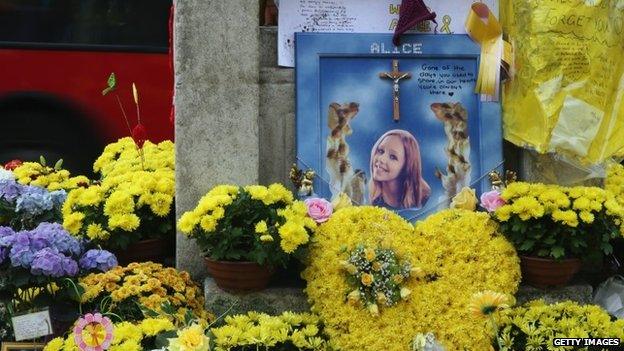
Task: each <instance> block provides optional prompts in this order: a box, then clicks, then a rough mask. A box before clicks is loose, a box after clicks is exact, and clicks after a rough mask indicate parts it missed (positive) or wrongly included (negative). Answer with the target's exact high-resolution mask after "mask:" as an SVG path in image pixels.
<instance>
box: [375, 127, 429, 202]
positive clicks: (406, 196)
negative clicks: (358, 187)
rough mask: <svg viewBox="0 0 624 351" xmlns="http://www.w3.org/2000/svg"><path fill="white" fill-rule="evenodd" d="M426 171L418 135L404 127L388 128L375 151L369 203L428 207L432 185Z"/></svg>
mask: <svg viewBox="0 0 624 351" xmlns="http://www.w3.org/2000/svg"><path fill="white" fill-rule="evenodd" d="M422 174H423V172H422V160H421V157H420V147H419V145H418V141H416V138H414V136H413V135H412V134H411V133H410V132H408V131H406V130H402V129H393V130H389V131H387V132H386V133H384V134H383V135H382V136H381V137H380V138H379V139H378V140H377V142H375V145H374V146H373V148H372V150H371V156H370V175H371V179H370V181H369V183H368V188H369V203H370V204H372V205H375V206H382V207H386V208H390V209H394V210H400V209H407V208H413V209H420V208H422V207H424V206H425V203H426V202H427V200H428V199H429V197H430V195H431V188H430V187H429V184H427V182H426V181H425V179H424V178H423V177H422Z"/></svg>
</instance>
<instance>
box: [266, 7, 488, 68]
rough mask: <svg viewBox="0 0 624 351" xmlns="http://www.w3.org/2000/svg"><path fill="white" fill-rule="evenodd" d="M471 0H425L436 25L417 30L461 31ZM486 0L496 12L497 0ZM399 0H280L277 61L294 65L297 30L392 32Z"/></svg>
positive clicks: (394, 26)
mask: <svg viewBox="0 0 624 351" xmlns="http://www.w3.org/2000/svg"><path fill="white" fill-rule="evenodd" d="M473 2H477V1H474V0H448V1H440V0H425V3H426V4H427V5H428V7H429V8H430V9H431V11H433V12H435V13H436V14H437V17H436V21H437V22H438V23H437V25H436V24H434V23H432V22H426V23H423V24H421V25H420V26H418V27H417V28H415V30H416V31H418V32H424V33H434V32H436V33H441V34H463V33H465V32H466V31H465V29H464V22H465V20H466V16H467V14H468V9H469V8H470V5H471V4H472V3H473ZM479 2H483V3H486V4H487V5H488V6H489V7H490V9H492V11H493V12H494V13H495V14H498V0H483V1H479ZM400 5H401V0H280V2H279V12H280V16H279V26H278V64H279V65H280V66H286V67H294V66H295V58H294V57H295V55H294V50H295V39H294V33H296V32H336V33H393V32H394V29H395V28H396V26H397V24H398V19H399V11H400V7H401V6H400Z"/></svg>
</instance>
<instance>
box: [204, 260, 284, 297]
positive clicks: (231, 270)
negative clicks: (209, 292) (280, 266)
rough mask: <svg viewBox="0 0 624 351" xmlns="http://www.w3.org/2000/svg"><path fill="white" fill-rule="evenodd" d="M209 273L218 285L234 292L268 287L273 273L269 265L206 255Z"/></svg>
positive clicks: (245, 291)
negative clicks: (225, 259)
mask: <svg viewBox="0 0 624 351" xmlns="http://www.w3.org/2000/svg"><path fill="white" fill-rule="evenodd" d="M205 260H206V268H207V269H208V273H209V274H210V275H211V276H212V277H213V278H214V280H215V282H216V283H217V286H218V287H220V288H221V289H223V290H225V291H228V292H233V293H247V292H254V291H260V290H263V289H264V288H266V286H267V285H268V284H269V280H270V279H271V276H272V275H273V270H272V269H271V268H269V267H268V266H261V265H259V264H257V263H255V262H231V261H216V260H213V259H210V258H208V257H205Z"/></svg>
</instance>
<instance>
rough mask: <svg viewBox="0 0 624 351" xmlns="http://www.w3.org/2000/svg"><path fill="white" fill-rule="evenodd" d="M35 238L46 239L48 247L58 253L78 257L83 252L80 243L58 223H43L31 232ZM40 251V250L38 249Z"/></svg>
mask: <svg viewBox="0 0 624 351" xmlns="http://www.w3.org/2000/svg"><path fill="white" fill-rule="evenodd" d="M31 233H33V238H45V240H46V241H47V245H46V246H50V247H53V248H55V249H56V250H57V251H58V252H61V253H64V254H67V255H70V256H78V255H80V253H81V252H82V248H81V245H80V242H79V241H78V240H77V239H76V238H74V237H73V236H71V235H70V234H69V233H68V232H67V231H66V230H65V229H64V228H63V226H62V225H60V224H58V223H47V222H43V223H41V224H39V225H38V226H37V228H35V229H33V230H32V231H31ZM38 250H40V249H39V248H38Z"/></svg>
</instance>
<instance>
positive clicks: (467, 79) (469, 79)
mask: <svg viewBox="0 0 624 351" xmlns="http://www.w3.org/2000/svg"><path fill="white" fill-rule="evenodd" d="M475 81H476V78H475V74H474V73H473V72H468V71H466V67H464V66H458V65H429V64H423V65H421V67H420V73H418V75H417V82H418V88H420V89H422V90H425V91H429V94H430V95H448V96H453V95H455V93H456V92H457V91H459V90H461V89H463V88H465V87H466V85H471V86H473V85H474V83H475Z"/></svg>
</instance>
